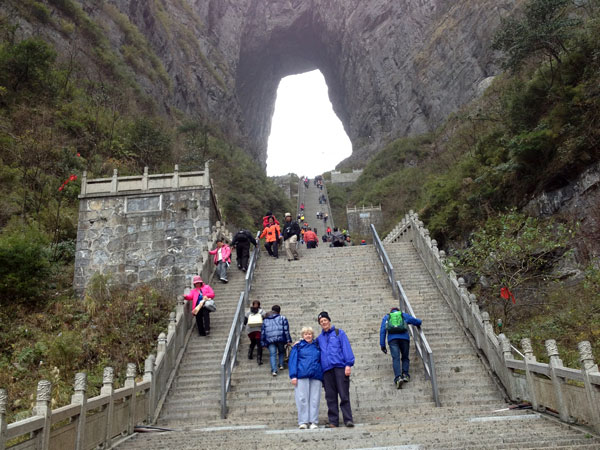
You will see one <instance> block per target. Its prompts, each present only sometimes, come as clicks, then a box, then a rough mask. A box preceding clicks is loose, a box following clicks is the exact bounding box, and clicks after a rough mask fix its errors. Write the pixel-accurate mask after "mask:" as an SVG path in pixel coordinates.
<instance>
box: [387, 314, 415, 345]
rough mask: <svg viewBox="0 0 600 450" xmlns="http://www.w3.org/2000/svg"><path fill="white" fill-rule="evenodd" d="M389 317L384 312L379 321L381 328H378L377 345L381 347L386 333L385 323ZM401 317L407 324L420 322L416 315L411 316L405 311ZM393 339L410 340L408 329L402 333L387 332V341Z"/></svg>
mask: <svg viewBox="0 0 600 450" xmlns="http://www.w3.org/2000/svg"><path fill="white" fill-rule="evenodd" d="M389 318H390V315H389V314H386V315H385V316H383V320H382V321H381V328H380V329H379V345H380V346H381V347H385V335H386V333H387V330H386V324H387V321H388V319H389ZM402 318H403V319H404V322H405V323H406V324H408V325H415V326H420V325H421V322H422V321H421V319H417V318H416V317H413V316H411V315H410V314H408V313H405V312H403V313H402ZM394 339H405V340H407V341H410V334H408V329H407V330H406V331H405V332H404V333H395V334H388V337H387V341H388V343H389V342H390V341H393V340H394Z"/></svg>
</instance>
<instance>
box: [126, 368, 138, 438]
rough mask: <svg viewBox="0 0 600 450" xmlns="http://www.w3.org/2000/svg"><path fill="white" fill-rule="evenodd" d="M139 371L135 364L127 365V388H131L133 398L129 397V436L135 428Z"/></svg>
mask: <svg viewBox="0 0 600 450" xmlns="http://www.w3.org/2000/svg"><path fill="white" fill-rule="evenodd" d="M136 374H137V369H136V366H135V364H133V363H129V364H127V372H126V375H125V387H126V388H131V397H129V416H128V420H127V434H132V433H133V430H134V428H135V422H136V420H135V406H136V403H137V392H136V389H135V388H136V385H135V376H136Z"/></svg>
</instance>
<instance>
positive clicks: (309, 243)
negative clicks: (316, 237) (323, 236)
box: [306, 241, 317, 248]
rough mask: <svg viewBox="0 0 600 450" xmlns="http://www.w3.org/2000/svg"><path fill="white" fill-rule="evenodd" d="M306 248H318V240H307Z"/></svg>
mask: <svg viewBox="0 0 600 450" xmlns="http://www.w3.org/2000/svg"><path fill="white" fill-rule="evenodd" d="M306 248H317V241H306Z"/></svg>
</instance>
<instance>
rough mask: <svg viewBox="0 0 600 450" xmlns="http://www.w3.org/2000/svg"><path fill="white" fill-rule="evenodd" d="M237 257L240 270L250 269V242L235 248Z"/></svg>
mask: <svg viewBox="0 0 600 450" xmlns="http://www.w3.org/2000/svg"><path fill="white" fill-rule="evenodd" d="M235 252H236V255H237V265H238V267H239V268H240V269H248V260H249V259H250V242H243V243H238V244H237V245H236V246H235Z"/></svg>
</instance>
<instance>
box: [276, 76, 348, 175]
mask: <svg viewBox="0 0 600 450" xmlns="http://www.w3.org/2000/svg"><path fill="white" fill-rule="evenodd" d="M351 154H352V144H351V142H350V139H349V138H348V135H347V134H346V132H345V131H344V127H343V125H342V122H341V121H340V119H339V117H338V116H337V115H336V113H335V112H334V110H333V107H332V105H331V101H330V100H329V96H328V88H327V84H326V81H325V77H324V76H323V74H322V73H321V71H319V70H313V71H310V72H305V73H302V74H299V75H291V76H287V77H285V78H282V79H281V81H280V82H279V86H278V88H277V99H276V101H275V110H274V113H273V118H272V122H271V134H270V136H269V140H268V147H267V175H269V176H276V175H285V174H287V173H295V174H297V175H306V176H309V177H312V176H315V175H318V174H321V173H323V172H326V171H329V170H332V169H334V168H335V166H336V164H338V163H339V162H340V161H342V160H343V159H345V158H347V157H348V156H350V155H351Z"/></svg>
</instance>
